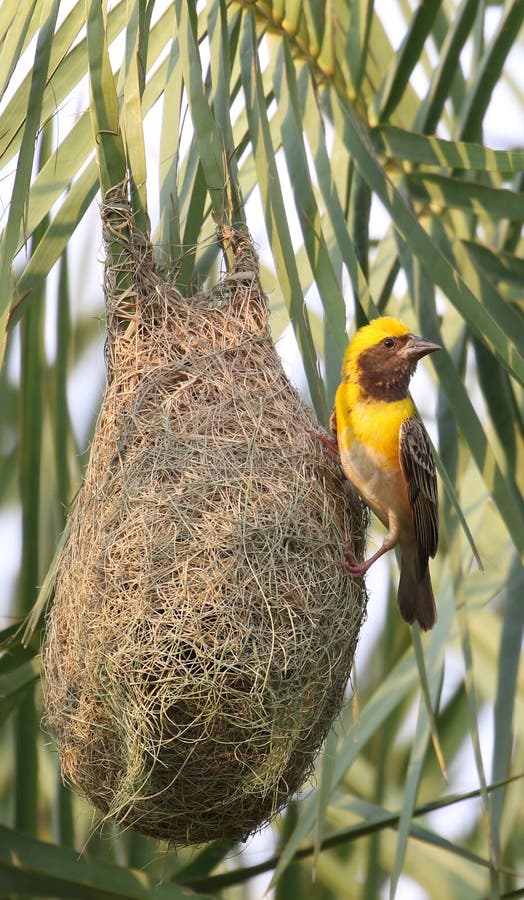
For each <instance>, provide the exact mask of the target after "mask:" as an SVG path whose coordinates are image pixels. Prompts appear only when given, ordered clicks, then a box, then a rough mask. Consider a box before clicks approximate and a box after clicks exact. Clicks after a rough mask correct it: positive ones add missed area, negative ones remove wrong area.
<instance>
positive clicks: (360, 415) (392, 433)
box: [335, 381, 415, 468]
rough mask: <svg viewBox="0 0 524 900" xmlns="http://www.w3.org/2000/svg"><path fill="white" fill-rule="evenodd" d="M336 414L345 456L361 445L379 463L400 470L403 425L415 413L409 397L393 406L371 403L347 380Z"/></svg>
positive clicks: (338, 391) (336, 405) (336, 404)
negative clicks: (353, 446)
mask: <svg viewBox="0 0 524 900" xmlns="http://www.w3.org/2000/svg"><path fill="white" fill-rule="evenodd" d="M335 411H336V420H337V440H338V445H339V448H340V451H341V453H342V452H343V451H351V447H352V445H354V444H360V445H363V446H364V447H366V449H367V450H368V451H369V453H370V455H371V456H372V457H374V458H375V459H376V461H377V463H378V464H380V465H383V466H386V467H390V468H398V466H399V457H398V441H399V430H400V426H401V425H402V423H403V422H404V420H405V419H408V418H410V416H413V415H414V413H415V407H414V404H413V401H412V400H411V399H410V398H409V397H406V398H405V399H403V400H395V401H393V402H391V403H388V402H386V401H380V400H369V399H366V398H363V397H362V394H361V390H360V387H359V385H358V384H355V383H353V382H345V381H343V382H342V383H341V384H340V386H339V388H338V390H337V393H336V397H335Z"/></svg>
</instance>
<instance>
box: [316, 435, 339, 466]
mask: <svg viewBox="0 0 524 900" xmlns="http://www.w3.org/2000/svg"><path fill="white" fill-rule="evenodd" d="M311 434H313V435H314V436H315V437H316V438H318V440H319V441H321V442H322V444H324V447H325V448H326V450H327V455H328V456H329V458H330V459H331V460H332V461H333V462H335V463H336V464H337V465H340V451H339V449H338V444H337V442H336V440H335V438H334V437H330V436H329V435H328V434H326V433H325V431H317V430H316V429H311Z"/></svg>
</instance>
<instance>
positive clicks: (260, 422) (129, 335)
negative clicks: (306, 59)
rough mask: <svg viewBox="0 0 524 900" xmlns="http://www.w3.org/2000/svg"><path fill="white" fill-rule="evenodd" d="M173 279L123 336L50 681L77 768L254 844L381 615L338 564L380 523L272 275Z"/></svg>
mask: <svg viewBox="0 0 524 900" xmlns="http://www.w3.org/2000/svg"><path fill="white" fill-rule="evenodd" d="M255 287H256V286H255ZM162 292H163V295H162V297H161V304H160V305H159V308H161V309H163V310H164V312H163V313H162V315H161V316H160V317H157V318H156V320H155V316H154V315H153V316H150V321H149V324H146V323H145V321H144V320H143V319H142V320H140V321H139V320H138V319H135V320H132V319H131V320H130V321H129V323H128V325H127V327H126V328H125V329H121V330H120V331H119V332H118V333H117V334H114V335H113V336H112V339H111V343H110V357H111V360H110V367H109V371H110V381H109V385H108V387H107V390H106V394H105V397H104V401H103V406H102V411H101V415H100V419H99V422H98V426H97V430H96V434H95V437H94V441H93V446H92V450H91V458H90V462H89V465H88V469H87V473H86V477H85V482H84V485H83V487H82V489H81V491H80V493H79V496H78V498H77V501H76V503H75V506H74V509H73V512H72V516H71V522H70V528H71V532H70V537H69V539H68V543H67V545H66V548H65V551H64V554H63V557H62V560H61V563H60V567H59V572H58V578H57V584H56V597H55V603H54V606H53V609H52V612H51V615H50V620H49V623H48V633H47V638H46V644H45V648H44V657H43V658H44V674H45V688H44V689H45V702H46V707H47V718H48V724H49V727H50V730H51V731H52V732H53V733H54V735H55V737H56V739H57V742H58V745H59V750H60V757H61V766H62V773H63V775H64V777H65V778H66V779H68V780H69V781H70V782H72V783H73V784H74V785H75V786H76V788H77V789H78V790H79V791H80V792H81V793H82V794H83V795H84V796H85V797H87V798H88V799H89V800H90V801H91V802H92V803H93V804H94V805H95V806H97V807H98V808H99V809H100V810H101V811H102V812H103V813H105V814H107V815H111V816H116V818H117V820H118V821H120V822H122V823H124V824H130V825H133V826H134V827H135V828H137V829H139V830H141V831H143V832H145V833H148V834H152V835H154V836H156V837H160V838H165V839H167V840H171V841H174V842H177V843H195V842H201V841H206V840H210V839H212V838H217V837H228V838H242V837H245V836H246V835H247V834H248V833H249V832H251V831H252V830H253V829H255V828H256V827H258V826H259V825H260V824H261V823H262V822H263V821H264V820H265V819H267V818H269V817H271V815H273V814H274V813H275V812H276V811H277V810H278V809H279V808H280V807H281V806H282V805H283V804H284V803H285V802H286V800H287V799H288V797H289V796H290V795H291V794H292V793H293V792H295V791H296V790H297V789H298V788H299V787H300V786H301V784H302V783H303V781H304V779H305V777H306V776H307V775H308V773H309V772H310V769H311V765H312V761H313V759H314V756H315V754H316V752H317V750H318V748H319V745H320V743H321V741H322V739H323V737H324V736H325V733H326V731H327V730H328V728H329V726H330V724H331V722H332V720H333V717H334V716H335V715H336V713H337V712H338V710H339V709H340V706H341V704H342V701H343V695H344V689H345V686H346V683H347V679H348V676H349V674H350V668H351V663H352V658H353V655H354V649H355V645H356V640H357V636H358V632H359V628H360V624H361V620H362V615H363V610H364V601H365V597H364V595H363V592H362V589H361V588H360V587H358V586H357V585H356V584H354V583H352V582H351V580H350V579H349V578H348V576H347V575H346V574H345V573H344V571H343V570H342V569H341V567H339V566H337V560H339V559H340V558H341V556H342V551H343V547H344V545H345V544H346V543H348V542H350V541H353V542H354V541H355V535H356V536H357V547H356V549H357V551H359V550H360V546H359V542H361V540H362V535H363V527H364V519H363V512H362V508H361V506H360V504H359V502H358V501H357V500H356V499H355V498H354V497H352V495H351V493H350V492H349V491H348V487H347V485H346V484H345V483H344V479H343V477H342V476H341V474H340V472H339V470H338V469H337V467H336V466H334V465H333V464H331V463H330V462H329V459H327V458H326V455H325V453H324V452H323V449H322V446H321V444H320V442H319V441H318V438H317V437H316V436H315V435H314V434H313V433H312V429H313V427H314V426H313V422H312V419H311V417H310V414H309V412H308V411H307V409H306V408H305V407H304V405H303V403H302V402H301V400H300V398H299V397H298V395H297V393H296V392H295V391H294V389H293V388H291V387H290V385H289V383H288V381H287V379H286V377H285V375H284V372H283V370H282V367H281V364H280V362H279V360H278V357H277V355H276V353H275V350H274V347H273V345H272V343H271V341H270V339H269V335H268V333H267V329H266V326H265V317H266V313H265V309H264V299H263V298H261V297H258V296H257V294H256V290H255V288H254V287H253V285H251V286H250V287H247V286H246V284H244V283H241V282H239V283H238V284H237V285H236V286H235V291H234V296H233V298H231V297H229V298H227V297H226V298H225V299H224V297H223V290H222V291H218V292H217V291H215V292H214V293H212V294H211V295H209V296H208V297H203V298H200V299H197V300H193V301H187V302H186V301H184V300H182V299H181V298H180V297H179V296H178V295H175V294H174V293H173V294H172V296H169V291H168V289H167V288H166V287H165V286H164V287H163V288H162V291H161V292H160V293H162ZM157 294H158V285H157ZM157 300H158V298H157ZM155 302H156V301H155ZM154 306H155V303H153V307H154ZM153 320H154V321H153Z"/></svg>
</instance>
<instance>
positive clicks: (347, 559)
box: [338, 547, 369, 578]
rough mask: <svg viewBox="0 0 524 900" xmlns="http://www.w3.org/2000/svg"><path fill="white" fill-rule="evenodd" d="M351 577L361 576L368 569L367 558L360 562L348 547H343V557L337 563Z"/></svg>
mask: <svg viewBox="0 0 524 900" xmlns="http://www.w3.org/2000/svg"><path fill="white" fill-rule="evenodd" d="M338 565H339V566H341V567H342V568H343V569H345V571H346V572H348V573H349V574H350V575H351V577H352V578H362V577H363V576H364V575H365V574H366V572H367V570H368V569H369V560H367V559H365V560H363V561H362V562H359V560H358V559H357V558H356V556H355V554H354V553H353V551H352V550H351V549H350V548H349V547H344V559H342V560H340V562H339V563H338Z"/></svg>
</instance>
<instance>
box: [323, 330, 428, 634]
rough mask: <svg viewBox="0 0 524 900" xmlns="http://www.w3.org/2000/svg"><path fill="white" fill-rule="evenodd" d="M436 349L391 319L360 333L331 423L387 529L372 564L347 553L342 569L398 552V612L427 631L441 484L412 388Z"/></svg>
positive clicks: (350, 470) (359, 569)
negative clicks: (414, 378)
mask: <svg viewBox="0 0 524 900" xmlns="http://www.w3.org/2000/svg"><path fill="white" fill-rule="evenodd" d="M439 349H440V347H439V345H438V344H433V343H432V342H431V341H428V340H426V339H425V338H421V337H417V335H415V334H412V333H411V332H410V330H409V328H406V326H405V325H402V323H401V322H398V321H397V320H396V319H392V318H389V317H383V318H378V319H374V320H373V321H372V322H371V324H370V325H365V326H364V327H363V328H360V329H359V330H358V331H357V333H356V334H355V336H354V337H353V339H352V341H351V342H350V344H349V346H348V347H347V349H346V352H345V354H344V361H343V364H342V379H341V383H340V385H339V387H338V390H337V393H336V397H335V408H334V410H333V413H332V416H331V421H330V426H331V429H332V431H333V434H334V435H335V437H336V441H337V446H338V452H339V453H340V463H341V466H342V469H343V471H344V473H345V475H346V476H347V478H348V479H349V480H350V481H351V482H352V484H353V485H354V486H355V488H356V490H357V491H358V493H359V494H360V495H361V497H362V499H363V500H364V502H365V503H366V504H367V506H369V507H370V509H371V510H373V512H374V513H375V515H376V516H377V517H378V518H379V519H380V521H381V522H382V524H383V525H384V526H385V528H387V534H386V536H385V538H384V542H383V544H382V546H381V547H380V549H379V550H377V552H376V553H374V554H373V555H372V556H371V557H370V558H369V559H366V560H365V561H364V562H358V561H357V560H356V558H355V556H354V555H353V553H352V552H351V551H350V550H349V549H346V551H345V561H344V563H343V565H344V566H345V568H346V569H347V571H348V572H349V573H350V575H351V576H352V577H355V578H356V577H362V576H363V575H365V574H366V572H367V571H368V569H369V567H370V566H371V565H372V564H373V563H374V562H375V561H376V560H377V559H379V557H381V556H382V555H383V554H384V553H387V551H388V550H391V549H392V548H393V547H396V546H397V544H398V545H399V547H400V552H401V555H402V562H401V568H400V581H399V586H398V605H399V609H400V612H401V615H402V616H403V618H404V619H405V620H406V622H408V623H409V624H410V625H411V624H413V622H418V623H419V625H420V627H421V628H423V629H424V630H425V631H427V630H428V629H430V628H432V627H433V625H434V624H435V621H436V609H435V600H434V597H433V589H432V587H431V580H430V574H429V567H428V560H429V557H430V556H431V557H433V556H435V553H436V551H437V544H438V494H437V478H436V472H435V463H434V460H433V455H432V452H431V444H430V441H429V437H428V435H427V432H426V430H425V428H424V426H423V424H422V422H421V421H420V419H419V418H418V416H417V413H416V409H415V405H414V403H413V401H412V399H411V397H410V396H409V392H408V387H409V381H410V379H411V376H412V375H413V373H414V372H415V369H416V367H417V362H418V361H419V359H421V358H422V357H423V356H426V355H427V354H428V353H434V351H435V350H439Z"/></svg>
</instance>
